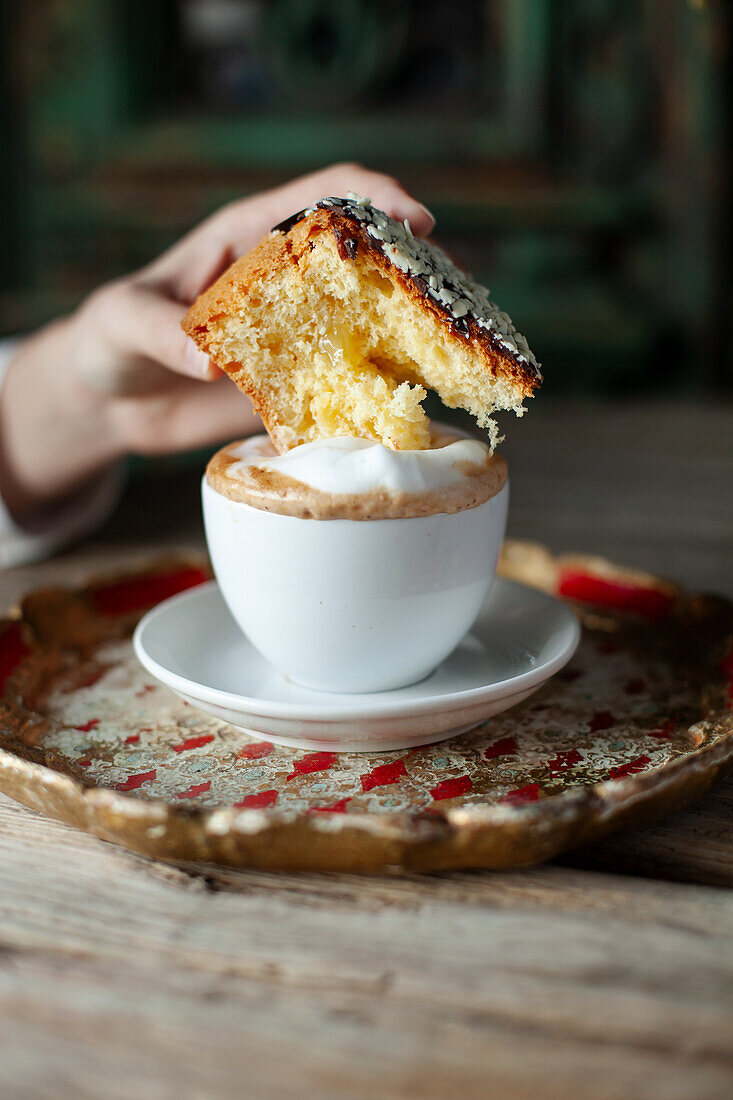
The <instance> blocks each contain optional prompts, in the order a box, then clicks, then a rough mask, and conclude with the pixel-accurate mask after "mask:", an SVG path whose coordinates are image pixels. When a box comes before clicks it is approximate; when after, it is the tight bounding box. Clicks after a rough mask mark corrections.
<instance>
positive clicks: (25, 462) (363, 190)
mask: <svg viewBox="0 0 733 1100" xmlns="http://www.w3.org/2000/svg"><path fill="white" fill-rule="evenodd" d="M347 191H356V192H358V193H360V194H364V195H368V196H369V197H370V198H371V199H372V201H373V202H374V203H375V205H376V206H379V207H381V208H382V209H384V210H386V211H387V212H388V213H390V214H392V215H393V216H394V217H396V218H399V219H400V220H402V219H404V218H408V219H409V221H410V224H411V226H412V228H413V230H414V232H416V233H418V234H422V235H424V234H427V233H429V232H430V230H431V229H432V226H433V224H434V222H433V218H432V216H431V215H430V213H429V212H428V211H427V210H426V209H425V207H423V206H421V205H420V204H419V203H417V202H416V201H415V200H414V199H412V198H411V197H410V196H409V195H408V194H407V192H406V191H405V190H404V188H403V187H402V186H401V185H400V184H399V183H398V182H397V181H396V180H393V179H391V178H389V177H388V176H383V175H380V174H378V173H375V172H370V171H368V170H367V169H365V168H361V167H359V166H358V165H354V164H340V165H336V166H334V167H332V168H328V169H326V170H324V171H321V172H315V173H313V174H312V175H309V176H303V177H301V178H300V179H297V180H294V181H293V182H292V183H289V184H286V185H285V186H284V187H278V188H276V189H275V190H272V191H267V192H263V193H262V194H259V195H256V196H254V197H252V198H247V199H242V200H239V201H237V202H233V203H231V204H230V205H228V206H225V207H223V208H222V209H221V210H219V211H218V212H217V213H216V214H214V215H212V217H210V218H208V219H207V220H206V221H204V222H203V223H202V224H201V225H199V226H198V227H197V228H196V229H194V230H192V231H191V232H190V233H188V234H187V235H186V236H185V237H183V238H182V239H181V240H180V241H179V242H178V243H177V244H175V245H174V246H173V247H172V248H170V249H169V250H168V251H167V252H165V253H163V255H162V256H160V257H159V258H158V259H156V260H154V261H153V263H151V264H149V265H148V266H147V267H145V268H143V269H142V270H141V271H138V272H135V273H134V274H132V275H129V276H126V277H125V278H122V279H117V280H115V281H114V282H112V283H108V284H106V285H105V286H103V287H101V288H100V289H99V290H97V291H95V292H94V293H93V294H91V295H90V297H89V298H87V299H86V301H85V302H83V303H82V305H81V306H80V307H79V309H78V310H77V311H76V312H75V313H74V314H72V315H71V316H70V317H68V318H65V319H64V320H62V321H58V322H55V323H54V324H52V325H50V326H48V327H47V328H46V329H44V330H42V331H41V332H40V333H38V334H37V335H36V336H34V337H31V338H30V339H28V340H26V341H25V342H24V344H23V346H22V348H21V351H20V352H19V354H18V355H17V356H16V358H15V360H14V361H13V363H12V364H11V366H10V368H9V371H8V375H7V377H6V380H5V385H4V387H3V390H2V394H1V396H0V494H2V497H3V499H4V500H5V502H6V503H7V504H8V506H9V507H10V508H11V510H12V511H13V512H14V513H15V514H16V515H19V516H21V517H22V516H25V515H27V514H30V513H32V512H33V511H34V510H36V509H38V508H40V507H45V506H48V504H49V503H51V502H53V501H54V500H57V499H59V498H60V497H62V496H63V495H65V494H69V493H71V492H73V491H75V490H76V489H77V488H78V487H79V486H80V485H81V484H82V483H83V482H84V481H85V480H87V479H88V478H89V477H90V476H92V475H93V474H94V473H95V472H97V471H99V470H100V469H102V468H103V467H104V466H105V465H107V464H109V463H110V462H112V461H114V460H115V459H117V458H120V457H122V456H123V455H126V454H130V453H138V454H165V453H170V452H174V451H180V450H185V449H188V448H191V447H196V446H202V445H204V444H208V443H214V442H218V441H219V440H223V439H227V438H233V437H236V436H238V435H240V436H241V435H247V434H251V432H252V431H254V430H255V429H256V427H257V425H258V423H259V422H258V421H257V419H256V417H255V415H254V413H253V411H252V409H251V408H250V406H249V402H248V401H246V400H245V399H244V398H243V397H241V396H240V395H239V394H238V392H237V391H236V390H235V389H234V387H233V386H232V384H231V382H230V381H228V379H225V378H222V377H221V372H219V371H218V370H217V369H216V368H215V367H214V366H213V365H212V364H211V363H210V362H209V360H208V358H207V357H206V356H205V355H204V354H203V353H202V352H200V351H199V350H198V349H197V348H196V346H195V345H194V343H193V341H191V340H190V339H189V338H188V337H186V336H185V335H184V333H183V332H182V330H181V327H180V325H181V320H182V318H183V316H184V314H185V313H186V310H187V309H188V307H189V305H190V304H191V303H192V302H193V301H194V300H195V299H196V298H197V297H198V295H199V294H200V293H201V292H202V291H203V290H205V289H206V287H208V286H209V285H210V284H211V283H212V282H213V281H214V280H215V279H216V278H217V277H218V276H219V275H220V274H221V273H222V271H224V270H225V269H226V268H227V267H228V266H229V264H230V263H231V262H232V261H233V260H234V259H236V258H237V257H238V256H240V255H243V254H244V253H245V252H248V251H249V250H250V249H251V248H252V247H254V245H255V244H256V243H257V242H258V241H259V240H260V238H261V237H262V236H264V234H265V233H267V232H268V230H269V229H270V228H271V227H272V226H273V225H276V224H277V223H278V222H279V221H282V219H283V218H286V217H287V216H288V215H289V214H292V213H294V212H295V211H296V210H300V209H302V208H303V207H306V206H308V205H310V204H311V203H313V202H315V201H316V200H317V199H319V198H321V197H323V196H324V195H344V194H346V192H347Z"/></svg>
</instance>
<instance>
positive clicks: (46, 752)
mask: <svg viewBox="0 0 733 1100" xmlns="http://www.w3.org/2000/svg"><path fill="white" fill-rule="evenodd" d="M501 571H502V572H503V574H504V575H505V576H510V577H512V578H513V579H515V580H519V581H523V582H524V583H526V584H533V585H536V586H537V587H541V588H544V589H545V590H546V591H549V592H553V593H555V594H557V595H560V596H562V597H564V598H566V599H569V600H571V601H572V602H573V603H574V605H575V607H576V608H577V610H578V613H579V615H580V616H581V619H582V623H583V638H582V641H581V644H580V647H579V649H578V652H577V654H576V656H575V658H574V659H573V661H572V662H571V664H570V665H569V666H568V667H567V668H566V669H564V670H563V671H562V672H561V673H559V674H558V675H557V676H556V677H555V678H554V679H553V680H552V681H551V682H550V683H549V684H547V685H546V686H545V687H544V688H543V689H541V690H540V691H539V692H537V693H536V694H535V695H533V696H532V697H531V698H530V699H528V700H527V701H526V702H525V703H523V704H522V705H520V706H518V707H516V708H514V709H513V710H511V711H508V712H507V713H505V714H502V715H501V716H499V717H497V718H493V719H491V721H489V722H487V723H485V724H484V725H482V726H480V727H478V728H477V729H476V730H475V731H473V732H471V733H468V734H463V735H462V736H460V737H457V738H455V739H453V740H452V741H444V742H441V743H439V744H436V745H429V746H426V747H423V748H419V749H412V750H409V751H405V752H401V753H400V752H391V753H381V754H372V755H370V754H364V753H358V754H357V753H344V754H336V753H330V752H306V751H298V750H292V749H286V748H280V747H278V746H275V745H271V744H270V743H269V742H263V741H256V740H253V739H251V738H250V737H248V736H247V735H246V734H245V733H243V732H242V731H240V730H237V729H234V728H233V727H231V726H227V725H224V724H223V723H221V722H218V721H216V720H215V719H212V718H208V717H206V716H204V715H202V714H199V713H198V712H197V711H196V710H194V708H193V707H191V706H189V705H187V704H186V703H184V702H182V701H181V700H180V699H178V698H177V697H176V696H175V695H173V694H171V693H170V692H169V691H168V690H167V689H165V688H163V687H161V686H160V685H159V684H157V683H156V682H154V681H153V680H151V679H150V678H149V677H148V676H147V674H146V673H144V671H143V670H142V668H141V667H140V665H139V664H138V662H137V660H136V659H135V657H134V655H133V652H132V648H131V643H130V636H131V633H132V630H133V628H134V626H135V624H136V622H137V621H138V619H139V618H140V616H141V615H142V613H143V612H144V611H145V610H147V609H148V608H149V607H150V606H152V605H153V604H155V603H157V602H159V601H160V600H162V599H165V598H166V597H167V596H170V595H172V594H173V593H175V592H178V591H181V590H182V589H184V588H187V587H190V586H192V585H194V584H197V583H200V582H201V581H203V580H205V579H207V577H208V573H207V570H206V568H205V567H204V566H202V564H201V563H200V562H191V561H182V560H178V561H167V562H158V563H156V564H155V565H154V566H152V567H151V568H150V569H149V570H148V571H147V572H145V573H137V574H134V575H124V576H116V577H107V578H104V579H97V580H94V581H92V582H90V583H89V584H88V585H87V586H86V587H84V588H82V589H78V590H72V589H45V590H39V591H36V592H33V593H31V594H30V595H29V596H27V597H26V599H25V600H24V602H23V604H22V607H21V608H20V609H19V611H18V613H17V615H15V616H14V617H10V618H6V619H3V620H0V790H2V791H4V792H5V793H6V794H8V795H10V796H11V797H13V798H15V799H17V800H18V801H19V802H23V803H25V805H27V806H31V807H33V808H34V809H37V810H40V811H42V812H43V813H46V814H48V815H50V816H52V817H55V818H58V819H60V820H62V821H66V822H68V823H70V824H72V825H76V826H77V827H79V828H82V829H86V830H87V831H88V832H91V833H94V834H95V835H96V836H99V837H102V838H104V839H105V840H111V841H115V842H116V843H119V844H124V845H126V846H127V847H129V848H131V849H133V850H135V851H138V852H143V853H146V854H148V855H151V856H156V857H158V858H162V859H169V860H179V859H180V860H210V861H214V862H218V863H223V864H230V865H233V866H243V867H259V868H268V869H273V870H274V869H282V870H334V871H378V870H384V869H387V868H406V869H411V870H417V869H419V870H438V869H444V868H453V867H511V866H517V865H520V864H527V863H533V862H537V861H540V860H544V859H549V858H551V857H552V856H555V855H557V854H558V853H559V852H562V851H564V850H566V849H568V848H571V847H574V846H577V845H579V844H586V843H588V842H589V841H591V840H593V839H595V838H598V837H601V836H603V835H607V834H608V833H610V832H612V831H614V830H616V829H618V828H621V827H622V826H627V825H631V824H636V823H639V822H641V821H646V820H649V819H651V818H653V817H655V816H658V815H660V814H663V813H666V812H668V811H669V810H672V809H674V808H676V807H678V806H680V805H682V804H683V803H685V802H687V801H689V800H690V799H692V798H695V797H697V796H698V795H700V794H702V793H703V792H704V791H705V790H707V788H708V787H709V786H710V785H711V784H712V783H713V782H714V780H715V779H716V778H718V777H720V776H721V775H722V774H723V773H724V771H726V770H727V769H729V768H731V767H733V710H732V709H731V706H732V702H731V701H732V699H733V648H732V646H731V638H732V637H733V607H732V606H731V605H730V604H728V603H726V602H725V601H722V600H718V599H715V598H711V597H703V596H697V595H694V594H689V593H685V592H683V591H681V590H680V589H677V588H675V587H674V586H672V585H670V584H668V583H666V582H663V581H661V580H659V579H657V578H653V577H648V576H646V575H641V574H638V573H633V572H631V571H629V570H624V569H621V568H619V567H617V566H613V565H611V564H610V563H608V562H604V561H602V560H599V559H589V558H572V557H569V558H562V559H556V558H553V557H552V556H551V555H550V554H548V553H547V552H546V551H544V550H543V549H542V548H540V547H537V546H534V545H530V544H522V543H516V542H514V543H512V542H510V543H508V544H507V546H506V548H505V552H504V556H503V559H502V566H501Z"/></svg>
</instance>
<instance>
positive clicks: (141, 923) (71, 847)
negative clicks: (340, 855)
mask: <svg viewBox="0 0 733 1100" xmlns="http://www.w3.org/2000/svg"><path fill="white" fill-rule="evenodd" d="M0 861H1V862H2V866H3V892H2V899H1V900H0V917H1V925H2V941H1V950H0V1011H1V1012H2V1014H3V1020H4V1021H5V1020H7V1021H8V1022H9V1023H10V1025H11V1026H9V1027H6V1026H5V1022H4V1024H3V1029H2V1035H1V1036H0V1055H1V1056H2V1064H3V1066H4V1067H6V1070H8V1069H10V1070H11V1071H12V1078H11V1079H14V1080H16V1081H18V1082H22V1083H23V1087H24V1088H27V1089H28V1088H30V1091H27V1092H26V1095H29V1096H30V1095H36V1096H45V1095H49V1096H51V1095H53V1096H66V1095H69V1096H70V1095H72V1094H73V1095H80V1096H87V1095H88V1096H95V1095H97V1096H98V1095H105V1096H117V1095H119V1096H128V1095H130V1094H134V1095H137V1096H140V1097H143V1098H144V1097H148V1096H149V1097H157V1096H166V1095H171V1094H172V1093H171V1092H170V1091H168V1092H166V1091H165V1090H166V1089H174V1090H177V1091H176V1095H184V1096H188V1095H190V1096H196V1095H202V1096H206V1095H212V1094H213V1095H223V1096H228V1095H237V1091H236V1090H237V1088H238V1087H241V1084H242V1082H243V1081H246V1082H247V1087H248V1089H250V1090H251V1091H250V1092H249V1093H248V1094H249V1095H254V1096H268V1097H269V1096H273V1097H279V1096H283V1097H286V1096H295V1095H301V1096H302V1095H316V1094H320V1095H323V1096H327V1097H330V1096H333V1097H341V1096H354V1097H360V1096H408V1095H413V1094H415V1093H416V1091H418V1090H419V1091H420V1092H421V1093H422V1094H424V1095H426V1096H430V1097H433V1096H434V1097H441V1096H446V1095H447V1094H448V1092H449V1091H451V1090H452V1089H455V1088H459V1089H460V1090H461V1091H462V1092H464V1093H465V1094H466V1095H469V1096H479V1095H486V1093H485V1091H484V1089H485V1088H486V1086H487V1085H488V1083H489V1082H491V1087H492V1088H494V1089H499V1088H501V1089H502V1090H504V1091H506V1092H507V1094H508V1095H511V1096H518V1097H522V1096H529V1095H530V1094H532V1093H534V1094H535V1095H536V1090H537V1088H538V1087H539V1086H540V1083H541V1082H542V1083H543V1084H542V1087H543V1093H542V1094H543V1095H545V1096H551V1097H554V1096H558V1097H559V1096H561V1095H566V1094H567V1090H568V1089H570V1088H571V1087H574V1088H578V1087H580V1085H581V1084H582V1086H583V1088H584V1090H585V1091H584V1092H583V1095H586V1096H593V1097H595V1096H599V1097H601V1096H603V1097H617V1096H618V1097H623V1096H631V1095H637V1094H638V1093H637V1091H636V1090H638V1089H639V1088H640V1087H641V1084H642V1082H643V1083H644V1087H645V1094H646V1095H648V1096H652V1097H654V1096H659V1097H662V1096H664V1097H669V1096H680V1097H683V1096H684V1097H687V1096H696V1097H698V1096H699V1097H705V1096H710V1097H715V1096H721V1097H722V1096H723V1095H725V1086H726V1081H727V1082H728V1083H730V1081H731V1079H732V1078H731V1074H732V1073H733V1063H732V1062H731V1060H730V1052H731V1040H733V1030H732V1028H731V1018H730V988H731V981H733V973H731V971H733V956H732V955H731V952H730V939H729V935H730V928H731V923H732V922H733V896H731V895H730V894H728V893H727V892H724V891H719V890H715V889H711V888H705V887H680V886H674V885H670V884H666V883H656V882H643V881H635V880H629V879H627V878H623V877H616V876H609V875H588V874H586V873H584V872H579V871H573V870H569V869H563V868H547V869H540V870H534V871H527V872H521V873H515V874H511V875H509V874H458V875H445V876H437V877H435V878H433V877H430V876H413V877H411V878H409V879H395V880H389V879H367V880H362V879H360V878H348V877H347V878H344V877H342V876H338V877H336V876H334V877H328V876H303V877H299V878H294V877H292V876H275V875H264V874H251V873H246V872H241V873H237V872H229V873H224V874H221V873H219V874H217V875H211V876H210V875H207V874H205V873H204V874H201V873H198V874H195V875H191V874H189V873H187V872H186V871H185V870H183V869H175V868H165V867H161V866H160V865H156V864H153V863H148V862H146V861H145V860H142V859H140V858H139V857H135V856H133V855H131V854H130V853H127V852H124V851H122V850H121V849H118V848H114V847H112V846H110V845H104V844H100V843H97V842H95V841H94V840H92V839H91V838H89V837H86V836H80V835H79V834H77V833H76V832H74V831H73V830H70V829H68V828H66V827H64V826H61V825H58V824H55V823H52V822H49V821H46V820H45V819H43V818H41V817H40V816H38V815H35V814H33V813H32V812H31V811H27V810H23V809H21V808H19V807H16V806H15V805H14V804H13V803H10V802H9V801H8V800H5V799H2V800H0ZM31 1034H32V1035H33V1036H38V1037H40V1038H38V1039H36V1038H34V1039H33V1041H32V1042H31ZM39 1044H40V1045H39ZM39 1049H40V1051H41V1056H40V1057H39ZM184 1066H185V1069H184ZM70 1072H71V1073H72V1078H71V1079H73V1082H74V1089H76V1090H77V1091H76V1092H74V1093H72V1092H71V1091H67V1092H65V1091H63V1087H62V1088H60V1089H59V1091H53V1089H54V1088H55V1087H56V1086H55V1085H54V1080H55V1079H58V1080H61V1081H62V1082H63V1079H64V1077H65V1076H66V1078H67V1080H68V1079H69V1078H68V1074H69V1073H70ZM546 1077H547V1080H545V1078H546ZM64 1087H65V1086H64ZM33 1089H35V1093H34V1092H33V1091H32V1090H33ZM115 1089H118V1091H115ZM110 1090H111V1091H110ZM298 1090H300V1091H298ZM11 1095H17V1096H22V1095H24V1094H23V1092H22V1091H19V1092H17V1093H11Z"/></svg>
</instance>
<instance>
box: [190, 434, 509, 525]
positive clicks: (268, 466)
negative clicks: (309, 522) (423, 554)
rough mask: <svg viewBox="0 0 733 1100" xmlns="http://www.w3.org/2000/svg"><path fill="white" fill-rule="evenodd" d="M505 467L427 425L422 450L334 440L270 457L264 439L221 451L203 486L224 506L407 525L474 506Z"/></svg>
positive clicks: (493, 490) (500, 480) (477, 447)
mask: <svg viewBox="0 0 733 1100" xmlns="http://www.w3.org/2000/svg"><path fill="white" fill-rule="evenodd" d="M506 479H507V467H506V463H505V462H504V460H503V458H501V457H500V456H499V455H496V454H491V452H490V451H489V448H488V447H487V446H486V445H485V444H483V443H481V442H479V441H478V440H476V439H470V438H468V437H465V436H460V435H458V434H456V433H455V432H451V431H450V430H449V429H446V428H443V427H440V426H434V427H433V428H432V430H431V446H430V447H429V448H428V449H425V450H412V451H409V450H402V451H400V450H390V449H389V448H388V447H385V446H384V445H383V444H382V443H378V442H375V441H373V440H366V439H355V438H351V437H346V436H343V437H336V438H333V439H319V440H316V441H314V442H312V443H304V444H301V445H300V446H298V447H294V448H293V449H292V450H290V451H287V452H286V453H285V454H277V452H276V451H275V449H274V447H273V445H272V443H271V441H270V439H269V437H268V436H266V435H259V436H254V437H252V438H250V439H246V440H243V441H241V442H238V443H230V444H228V445H227V446H226V447H223V448H222V449H221V450H220V451H218V452H217V454H215V455H214V457H213V458H212V459H211V461H210V462H209V465H208V468H207V471H206V480H207V481H208V483H209V485H210V486H211V488H212V489H214V490H215V492H217V493H219V494H221V495H222V496H224V497H227V498H228V499H229V500H233V501H236V502H238V503H241V504H248V505H250V506H251V507H253V508H258V509H260V510H262V511H266V512H275V513H278V514H280V515H284V516H294V517H297V518H300V519H319V520H328V519H351V520H382V519H412V518H416V517H419V516H431V515H436V514H439V513H447V514H450V513H454V512H462V511H465V510H466V509H471V508H477V507H478V506H479V505H481V504H484V503H486V501H488V500H490V499H491V498H492V497H495V496H496V495H497V494H498V493H499V492H501V490H502V489H503V487H504V485H505V483H506Z"/></svg>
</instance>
